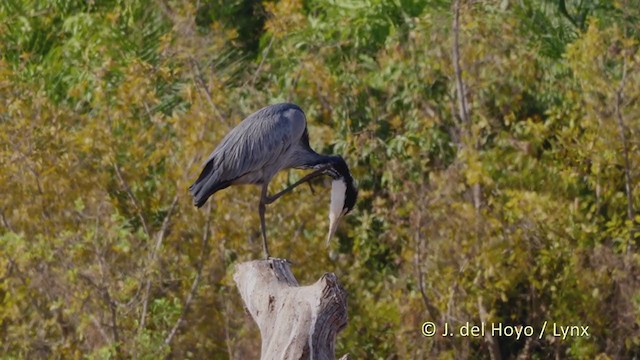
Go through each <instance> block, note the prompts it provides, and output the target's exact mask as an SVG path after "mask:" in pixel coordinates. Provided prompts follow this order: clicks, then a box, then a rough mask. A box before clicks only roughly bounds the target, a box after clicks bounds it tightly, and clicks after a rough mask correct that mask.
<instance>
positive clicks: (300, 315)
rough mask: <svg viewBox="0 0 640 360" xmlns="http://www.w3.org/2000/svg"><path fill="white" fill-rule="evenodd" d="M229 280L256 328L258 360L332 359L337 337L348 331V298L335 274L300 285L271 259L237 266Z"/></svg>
mask: <svg viewBox="0 0 640 360" xmlns="http://www.w3.org/2000/svg"><path fill="white" fill-rule="evenodd" d="M233 279H234V280H235V282H236V285H237V287H238V290H239V291H240V295H241V296H242V300H243V301H244V303H245V306H246V309H247V311H248V312H249V314H251V316H252V317H253V320H255V322H256V323H257V324H258V327H259V328H260V334H261V336H262V350H261V356H260V359H262V360H267V359H292V360H293V359H296V360H297V359H320V360H324V359H335V340H336V335H337V334H338V332H340V330H342V329H344V328H345V327H346V326H347V294H346V292H345V290H344V289H343V288H342V286H341V285H340V284H339V283H338V279H337V277H336V276H335V274H333V273H325V274H324V275H322V277H321V278H320V280H318V281H317V282H316V283H315V284H313V285H309V286H299V285H298V281H296V279H295V277H294V276H293V274H292V273H291V268H290V263H289V262H288V261H287V260H284V259H270V260H256V261H250V262H245V263H241V264H238V265H237V266H236V269H235V274H234V276H233ZM345 358H347V357H346V356H345V357H343V359H345Z"/></svg>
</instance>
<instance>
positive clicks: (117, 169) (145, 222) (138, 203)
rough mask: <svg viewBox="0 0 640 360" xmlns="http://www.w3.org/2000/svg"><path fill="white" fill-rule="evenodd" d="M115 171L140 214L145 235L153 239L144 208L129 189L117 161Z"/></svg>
mask: <svg viewBox="0 0 640 360" xmlns="http://www.w3.org/2000/svg"><path fill="white" fill-rule="evenodd" d="M113 169H114V170H115V171H116V176H117V177H118V181H120V185H121V186H122V187H123V188H124V191H125V192H126V193H127V196H128V197H129V200H130V201H131V204H132V205H133V207H134V208H135V209H136V212H137V213H138V217H139V218H140V222H141V223H142V229H143V230H144V233H145V234H147V236H148V237H149V238H151V232H149V227H148V226H147V221H146V219H145V218H144V214H143V212H142V206H140V202H139V201H138V199H137V198H136V196H135V195H134V194H133V191H131V188H130V187H129V184H128V183H127V181H126V180H125V179H124V177H123V176H122V172H121V171H120V167H119V166H118V164H117V163H116V162H115V161H114V162H113Z"/></svg>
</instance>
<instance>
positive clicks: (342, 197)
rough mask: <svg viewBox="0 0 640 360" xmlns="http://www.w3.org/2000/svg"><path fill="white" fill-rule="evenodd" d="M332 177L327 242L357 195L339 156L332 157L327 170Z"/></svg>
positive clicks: (344, 164) (353, 203) (350, 208)
mask: <svg viewBox="0 0 640 360" xmlns="http://www.w3.org/2000/svg"><path fill="white" fill-rule="evenodd" d="M327 172H328V173H329V175H330V176H331V177H332V178H333V182H332V184H331V205H330V206H329V234H328V235H327V243H329V241H331V238H332V237H333V234H334V233H335V232H336V229H337V228H338V224H339V223H340V219H341V218H342V217H343V216H345V215H347V214H348V213H350V212H351V210H353V207H354V206H355V204H356V199H357V197H358V188H357V187H356V185H355V183H354V181H353V177H352V176H351V172H349V167H348V166H347V163H346V162H345V161H344V159H343V158H342V157H341V156H335V157H333V158H332V161H331V166H330V168H329V169H328V171H327Z"/></svg>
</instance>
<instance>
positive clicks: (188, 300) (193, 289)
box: [164, 201, 212, 345]
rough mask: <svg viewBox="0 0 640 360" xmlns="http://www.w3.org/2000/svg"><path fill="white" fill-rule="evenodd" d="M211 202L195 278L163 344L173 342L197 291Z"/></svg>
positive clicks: (204, 251)
mask: <svg viewBox="0 0 640 360" xmlns="http://www.w3.org/2000/svg"><path fill="white" fill-rule="evenodd" d="M211 204H212V202H211V201H210V202H209V204H208V205H207V214H206V216H207V221H206V223H205V225H204V232H203V234H202V243H201V250H200V259H199V260H198V266H197V269H196V277H195V278H194V279H193V283H192V284H191V290H190V291H189V294H188V295H187V298H186V300H185V302H184V305H183V306H182V312H181V313H180V317H179V318H178V320H177V321H176V323H175V324H174V325H173V327H172V328H171V330H170V331H169V335H167V337H166V338H165V339H164V343H165V344H167V345H169V344H171V341H172V340H173V338H174V337H175V335H176V333H177V332H178V329H179V328H180V325H182V322H183V321H184V317H185V315H186V314H187V312H188V311H189V308H190V307H191V302H192V301H193V299H194V298H195V295H196V291H197V290H198V285H199V284H200V278H201V275H202V267H203V266H204V259H205V256H206V255H207V253H208V251H207V250H208V248H209V238H210V235H209V231H210V228H211V206H212V205H211Z"/></svg>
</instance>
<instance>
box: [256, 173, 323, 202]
mask: <svg viewBox="0 0 640 360" xmlns="http://www.w3.org/2000/svg"><path fill="white" fill-rule="evenodd" d="M327 167H328V166H323V167H321V168H319V169H318V170H316V171H314V172H312V173H310V174H307V175H306V176H305V177H303V178H302V179H300V180H298V181H296V182H295V183H293V185H290V186H289V187H288V188H286V189H284V190H282V191H280V192H279V193H277V194H275V195H273V196H266V193H265V196H266V199H265V200H266V204H267V205H268V204H271V203H272V202H274V201H276V200H278V199H279V198H280V197H281V196H282V195H284V194H286V193H288V192H291V190H293V189H295V188H296V187H297V186H298V185H300V184H304V183H305V182H307V181H309V180H311V179H314V178H317V177H318V176H320V175H322V174H324V172H325V170H327Z"/></svg>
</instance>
